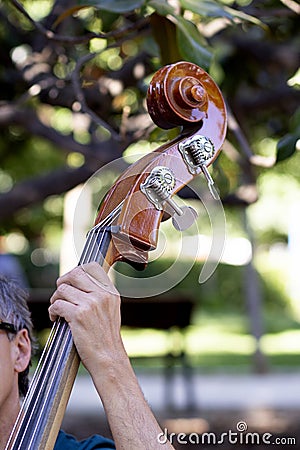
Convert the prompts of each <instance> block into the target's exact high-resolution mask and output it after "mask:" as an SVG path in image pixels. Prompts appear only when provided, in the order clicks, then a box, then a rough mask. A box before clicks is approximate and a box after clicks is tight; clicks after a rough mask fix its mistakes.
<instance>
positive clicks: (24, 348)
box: [14, 329, 31, 373]
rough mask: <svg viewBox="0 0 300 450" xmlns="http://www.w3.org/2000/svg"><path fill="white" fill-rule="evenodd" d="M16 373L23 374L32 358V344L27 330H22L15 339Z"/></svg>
mask: <svg viewBox="0 0 300 450" xmlns="http://www.w3.org/2000/svg"><path fill="white" fill-rule="evenodd" d="M14 344H15V363H14V369H15V371H16V372H18V373H21V372H23V371H24V370H25V369H26V368H27V367H28V365H29V362H30V358H31V342H30V338H29V335H28V331H27V330H26V329H23V330H20V331H19V332H18V334H17V335H16V336H15V338H14Z"/></svg>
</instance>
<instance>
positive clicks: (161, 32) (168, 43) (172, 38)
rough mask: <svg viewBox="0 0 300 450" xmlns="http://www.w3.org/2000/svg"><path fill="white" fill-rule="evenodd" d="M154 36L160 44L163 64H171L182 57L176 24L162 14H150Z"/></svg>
mask: <svg viewBox="0 0 300 450" xmlns="http://www.w3.org/2000/svg"><path fill="white" fill-rule="evenodd" d="M150 24H151V27H152V32H153V36H154V38H155V40H156V42H157V44H158V46H159V50H160V57H161V58H160V60H161V64H162V65H166V64H171V63H174V62H176V61H179V60H180V59H181V55H180V53H179V50H178V48H177V45H176V39H177V38H176V33H177V31H176V25H175V24H174V23H173V22H171V21H170V20H168V19H167V18H166V17H164V16H161V15H160V14H156V13H153V14H151V16H150Z"/></svg>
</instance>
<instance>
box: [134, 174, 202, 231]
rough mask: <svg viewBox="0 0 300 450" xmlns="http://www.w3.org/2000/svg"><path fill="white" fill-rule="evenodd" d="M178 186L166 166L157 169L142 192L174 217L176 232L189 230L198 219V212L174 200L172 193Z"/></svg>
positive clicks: (145, 183) (146, 182) (143, 184)
mask: <svg viewBox="0 0 300 450" xmlns="http://www.w3.org/2000/svg"><path fill="white" fill-rule="evenodd" d="M175 185H176V179H175V176H174V174H173V172H172V171H171V170H170V169H169V168H168V167H164V166H157V167H155V168H154V169H153V170H152V171H151V173H150V174H149V176H148V177H147V178H146V180H145V182H144V183H141V185H140V188H141V191H142V192H143V193H144V194H145V195H146V197H147V198H148V200H149V201H150V202H151V203H153V205H154V206H155V208H156V209H158V210H159V211H166V212H167V213H168V214H170V215H171V216H172V223H173V226H174V227H175V228H176V230H179V231H183V230H186V229H187V228H189V227H190V226H191V225H192V224H193V223H194V221H195V219H196V218H197V215H198V214H197V212H196V211H195V210H194V208H192V207H190V206H179V205H178V204H177V203H176V202H175V201H174V200H173V199H172V197H171V196H172V192H173V189H174V187H175Z"/></svg>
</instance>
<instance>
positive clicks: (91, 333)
mask: <svg viewBox="0 0 300 450" xmlns="http://www.w3.org/2000/svg"><path fill="white" fill-rule="evenodd" d="M50 302H51V306H50V308H49V315H50V319H51V320H55V319H56V318H57V317H58V316H60V317H63V318H64V319H65V320H66V321H67V322H68V324H69V326H70V328H71V331H72V336H73V340H74V343H75V346H76V349H77V351H78V353H79V356H80V358H81V360H82V362H83V364H84V365H85V367H86V368H87V369H88V370H89V371H90V372H91V373H92V372H93V371H95V370H97V367H99V363H101V366H102V367H103V368H104V367H105V366H107V365H108V366H109V365H111V364H112V362H113V361H116V360H118V358H120V357H122V358H123V357H124V356H125V354H126V353H125V350H124V347H123V343H122V339H121V336H120V326H121V317H120V295H119V293H118V291H117V289H116V288H115V286H114V285H113V284H112V282H111V280H110V279H109V277H108V275H107V274H106V273H105V271H104V270H103V269H102V267H101V266H99V264H97V263H95V262H92V263H89V264H85V265H82V266H78V267H76V268H74V269H73V270H71V271H70V272H68V273H66V274H65V275H63V276H61V277H60V278H58V280H57V289H56V291H55V292H54V294H53V295H52V297H51V299H50Z"/></svg>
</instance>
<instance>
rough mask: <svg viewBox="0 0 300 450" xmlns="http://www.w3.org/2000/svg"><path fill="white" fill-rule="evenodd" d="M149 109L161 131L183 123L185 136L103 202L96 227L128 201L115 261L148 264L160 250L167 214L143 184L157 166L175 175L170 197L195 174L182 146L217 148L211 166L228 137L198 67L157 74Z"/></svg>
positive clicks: (217, 99) (214, 90) (131, 173)
mask: <svg viewBox="0 0 300 450" xmlns="http://www.w3.org/2000/svg"><path fill="white" fill-rule="evenodd" d="M147 105H148V111H149V114H150V115H151V118H152V119H153V121H154V122H155V123H156V124H157V125H158V126H159V127H161V128H164V129H167V128H173V127H176V126H179V125H181V126H182V127H183V128H182V134H181V135H180V136H178V137H177V138H176V139H175V140H174V141H172V142H169V143H167V144H165V145H163V146H161V147H159V148H158V149H157V150H155V151H154V152H152V153H149V154H148V155H146V156H144V157H143V158H141V159H140V160H139V161H137V162H136V163H135V164H133V165H132V166H130V167H129V168H128V169H127V170H126V171H125V172H124V173H123V174H122V175H121V176H120V177H119V179H118V180H117V181H116V183H115V184H114V186H113V187H112V188H111V189H110V191H109V192H108V194H107V196H106V197H105V199H104V201H103V202H102V204H101V207H100V210H99V214H98V216H97V219H96V224H97V223H99V222H101V221H102V220H103V219H104V218H105V217H106V216H107V215H108V214H109V213H110V212H111V211H112V210H113V209H114V208H115V207H117V206H118V205H119V204H120V203H121V202H122V201H124V203H123V206H122V210H121V214H120V216H119V217H118V219H117V220H116V223H115V225H118V226H119V232H118V233H117V234H116V235H115V236H114V239H113V240H114V242H115V244H114V250H113V253H114V255H113V258H112V259H113V261H112V262H114V261H116V260H130V261H135V262H140V263H146V262H147V252H148V251H149V250H152V249H154V248H156V245H157V239H158V229H159V226H160V222H161V220H162V217H163V211H161V210H158V209H157V208H156V207H155V206H154V204H153V203H152V202H151V201H150V200H149V199H148V198H147V196H146V195H145V194H144V193H143V192H142V190H141V185H142V184H143V183H145V180H146V179H147V177H149V174H151V172H152V171H153V169H155V168H156V167H165V168H168V169H170V171H171V172H172V173H173V175H174V177H175V186H174V189H173V190H172V195H173V194H176V193H177V192H178V191H180V189H182V188H183V187H184V186H185V185H187V184H188V183H189V182H190V181H191V180H192V179H193V178H194V177H195V176H196V175H197V173H192V172H191V171H190V170H189V167H188V165H187V164H186V162H185V161H184V159H183V157H182V154H181V153H180V151H179V145H180V143H184V142H185V141H187V139H191V138H192V137H193V136H196V135H199V134H201V135H202V136H205V137H206V138H208V139H209V140H210V141H211V142H212V143H213V145H214V154H213V155H212V156H211V158H210V159H209V160H208V161H206V163H205V165H206V166H208V165H210V164H211V163H212V162H213V161H214V160H215V158H216V157H217V155H218V153H219V151H220V148H221V146H222V143H223V141H224V138H225V134H226V109H225V104H224V100H223V97H222V94H221V92H220V90H219V88H218V86H217V85H216V84H215V82H214V81H213V80H212V78H211V77H210V76H209V75H208V74H207V73H206V72H205V71H204V70H203V69H201V68H200V67H198V66H196V65H195V64H191V63H187V62H179V63H176V64H172V65H169V66H166V67H163V68H162V69H160V70H159V71H158V72H156V73H155V75H154V77H153V79H152V81H151V83H150V86H149V89H148V96H147Z"/></svg>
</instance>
